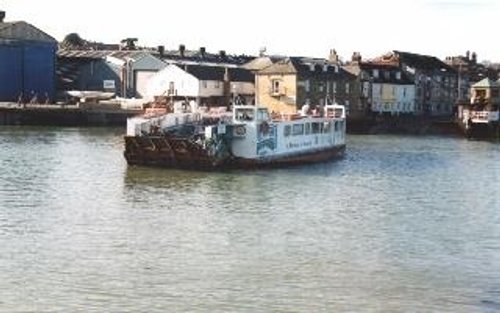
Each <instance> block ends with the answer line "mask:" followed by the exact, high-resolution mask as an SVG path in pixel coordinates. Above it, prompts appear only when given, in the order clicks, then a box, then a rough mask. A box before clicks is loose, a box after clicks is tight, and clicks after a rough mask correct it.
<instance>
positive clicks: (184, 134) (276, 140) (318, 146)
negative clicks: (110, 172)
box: [124, 105, 346, 169]
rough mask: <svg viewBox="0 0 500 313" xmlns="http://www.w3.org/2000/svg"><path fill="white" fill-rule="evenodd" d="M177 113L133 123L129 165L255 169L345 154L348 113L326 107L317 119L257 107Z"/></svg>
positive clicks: (127, 155)
mask: <svg viewBox="0 0 500 313" xmlns="http://www.w3.org/2000/svg"><path fill="white" fill-rule="evenodd" d="M224 109H225V108H222V110H221V109H212V110H210V111H201V110H197V111H196V112H184V111H180V110H178V111H177V112H173V113H165V114H161V115H155V114H150V113H148V112H146V114H145V115H143V116H139V117H133V118H129V119H128V121H127V135H126V136H125V152H124V155H125V158H126V160H127V162H128V164H129V165H146V166H160V167H170V168H187V169H219V168H234V167H236V168H252V167H262V166H279V165H287V164H298V163H312V162H321V161H326V160H329V159H332V158H334V157H338V156H342V155H343V154H344V151H345V146H346V145H345V141H346V136H345V133H346V118H345V108H344V107H343V106H340V105H326V106H324V107H323V108H322V111H320V112H317V114H315V115H308V114H305V112H304V114H300V115H299V114H294V115H285V114H278V115H274V114H273V115H271V114H270V113H269V112H268V110H267V108H264V107H259V106H240V105H237V106H234V108H233V110H232V112H226V111H225V110H224Z"/></svg>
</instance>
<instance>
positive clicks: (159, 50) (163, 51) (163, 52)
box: [158, 46, 165, 58]
mask: <svg viewBox="0 0 500 313" xmlns="http://www.w3.org/2000/svg"><path fill="white" fill-rule="evenodd" d="M158 54H159V55H160V58H162V57H163V56H164V55H165V46H158Z"/></svg>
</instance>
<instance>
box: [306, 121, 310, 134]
mask: <svg viewBox="0 0 500 313" xmlns="http://www.w3.org/2000/svg"><path fill="white" fill-rule="evenodd" d="M310 133H311V124H310V123H306V135H309V134H310Z"/></svg>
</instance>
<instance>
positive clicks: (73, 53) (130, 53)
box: [57, 49, 149, 60]
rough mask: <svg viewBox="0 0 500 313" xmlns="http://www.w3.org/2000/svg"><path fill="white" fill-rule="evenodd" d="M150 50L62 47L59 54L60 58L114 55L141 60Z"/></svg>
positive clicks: (88, 57)
mask: <svg viewBox="0 0 500 313" xmlns="http://www.w3.org/2000/svg"><path fill="white" fill-rule="evenodd" d="M148 53H149V52H147V51H142V50H118V51H116V50H109V51H101V50H97V51H94V50H65V49H61V50H58V51H57V56H58V57H60V58H73V59H103V58H105V57H108V56H110V57H114V58H117V59H122V60H123V59H126V58H130V59H133V60H139V59H141V58H142V57H144V56H145V55H146V54H148Z"/></svg>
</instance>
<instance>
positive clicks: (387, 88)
mask: <svg viewBox="0 0 500 313" xmlns="http://www.w3.org/2000/svg"><path fill="white" fill-rule="evenodd" d="M369 67H370V68H369V69H366V70H367V71H368V72H369V75H370V78H371V82H372V99H371V110H372V111H373V112H375V113H379V114H382V113H385V114H390V115H400V114H418V112H417V110H416V107H415V84H414V82H413V81H412V80H411V79H409V78H408V77H407V76H406V74H405V73H402V72H401V70H400V69H399V68H397V67H393V66H387V65H375V64H370V66H369Z"/></svg>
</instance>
